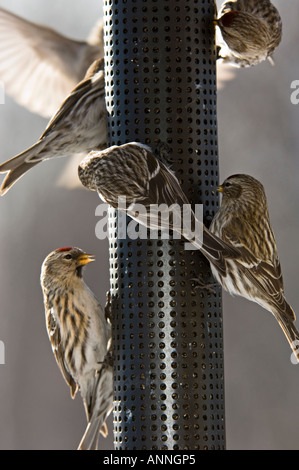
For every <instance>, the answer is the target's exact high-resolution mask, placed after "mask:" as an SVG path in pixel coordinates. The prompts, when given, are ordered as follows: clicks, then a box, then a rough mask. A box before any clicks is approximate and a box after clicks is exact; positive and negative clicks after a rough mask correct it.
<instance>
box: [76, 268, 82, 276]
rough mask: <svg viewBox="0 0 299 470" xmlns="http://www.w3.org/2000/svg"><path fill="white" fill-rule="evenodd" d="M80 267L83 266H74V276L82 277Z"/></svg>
mask: <svg viewBox="0 0 299 470" xmlns="http://www.w3.org/2000/svg"><path fill="white" fill-rule="evenodd" d="M82 269H83V266H78V267H77V268H76V276H78V277H82Z"/></svg>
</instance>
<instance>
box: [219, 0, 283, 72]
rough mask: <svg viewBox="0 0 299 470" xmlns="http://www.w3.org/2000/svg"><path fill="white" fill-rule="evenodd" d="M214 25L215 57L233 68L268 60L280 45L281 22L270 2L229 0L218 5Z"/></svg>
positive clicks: (267, 0) (270, 59)
mask: <svg viewBox="0 0 299 470" xmlns="http://www.w3.org/2000/svg"><path fill="white" fill-rule="evenodd" d="M214 23H215V24H216V25H217V26H218V27H219V30H220V34H219V32H217V40H216V41H217V45H218V47H219V52H218V56H219V58H221V59H222V61H223V62H227V63H230V64H232V65H235V66H237V67H250V66H252V65H257V64H259V63H260V62H262V61H264V60H266V59H268V60H269V61H270V62H272V63H273V60H272V55H273V53H274V51H275V49H276V48H277V47H278V45H279V44H280V42H281V37H282V22H281V18H280V14H279V12H278V10H277V8H276V7H275V6H274V5H273V4H272V3H271V1H270V0H232V1H226V2H224V3H223V4H222V6H221V8H220V11H219V14H218V19H217V20H215V21H214Z"/></svg>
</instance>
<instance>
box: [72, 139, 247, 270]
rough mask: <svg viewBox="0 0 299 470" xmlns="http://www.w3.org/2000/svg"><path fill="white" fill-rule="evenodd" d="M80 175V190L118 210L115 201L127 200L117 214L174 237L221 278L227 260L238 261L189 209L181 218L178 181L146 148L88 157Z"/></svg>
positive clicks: (132, 146) (121, 148) (131, 145)
mask: <svg viewBox="0 0 299 470" xmlns="http://www.w3.org/2000/svg"><path fill="white" fill-rule="evenodd" d="M78 172H79V178H80V180H81V182H82V184H83V186H85V187H87V188H88V189H90V190H92V191H97V192H98V194H99V196H100V197H101V199H102V200H103V201H105V202H106V203H108V204H110V205H111V206H112V207H114V208H116V209H119V208H120V207H119V202H120V201H119V197H125V198H126V201H121V204H126V205H122V206H121V209H122V210H124V211H125V212H126V213H127V214H128V215H129V216H130V217H132V218H133V219H135V220H136V221H137V222H139V223H140V224H142V225H144V226H145V227H148V228H150V229H162V230H168V229H171V230H173V231H174V232H177V233H178V234H179V235H180V236H183V237H184V238H185V239H187V240H188V241H190V242H192V243H193V244H194V246H195V247H196V248H198V249H200V250H201V251H202V252H203V254H204V255H205V256H206V257H207V258H208V259H209V260H210V262H212V263H213V264H215V265H216V266H217V269H219V270H220V271H221V272H224V271H225V269H226V261H225V257H226V256H230V257H234V256H237V255H238V252H237V250H236V249H235V248H233V247H231V246H230V245H228V244H227V243H226V242H224V241H222V240H220V239H219V238H218V237H216V236H215V235H213V234H212V233H210V232H209V230H207V229H206V227H205V226H204V225H203V224H202V222H201V221H200V220H198V219H196V217H195V214H194V213H193V211H192V210H191V209H190V212H189V211H188V210H186V211H185V213H184V206H185V209H188V208H190V203H189V201H188V199H187V196H186V195H185V194H184V192H183V191H182V189H181V186H180V183H179V181H178V180H177V178H176V177H175V175H174V173H173V172H172V171H170V170H169V169H168V168H167V167H166V166H165V165H164V164H163V163H162V162H160V161H159V160H158V159H157V158H156V157H155V156H154V154H153V153H152V152H151V150H150V148H149V147H148V146H146V145H143V144H140V143H136V142H133V143H129V144H124V145H121V146H114V147H110V148H108V149H106V150H104V151H100V152H91V153H90V154H89V155H88V156H87V157H86V158H85V159H84V160H83V161H82V162H81V164H80V165H79V169H78ZM163 204H164V205H163ZM140 205H142V207H143V208H145V209H146V211H148V213H146V211H142V210H141V208H140ZM156 209H158V211H156ZM169 209H170V210H169ZM182 209H183V210H182ZM159 211H161V212H159ZM149 213H150V214H149ZM167 215H169V217H167ZM165 216H166V217H165ZM185 216H186V218H185ZM189 216H190V218H189ZM189 221H190V223H189Z"/></svg>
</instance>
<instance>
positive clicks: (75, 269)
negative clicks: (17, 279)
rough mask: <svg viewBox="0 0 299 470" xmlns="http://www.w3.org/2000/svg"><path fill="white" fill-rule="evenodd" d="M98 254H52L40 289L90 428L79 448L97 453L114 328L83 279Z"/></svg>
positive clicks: (59, 356)
mask: <svg viewBox="0 0 299 470" xmlns="http://www.w3.org/2000/svg"><path fill="white" fill-rule="evenodd" d="M92 261H94V256H93V255H90V254H87V253H85V252H84V251H82V250H81V249H80V248H76V247H64V248H58V249H57V250H54V251H52V252H51V253H50V254H49V255H48V256H47V257H46V259H45V260H44V262H43V265H42V270H41V286H42V291H43V297H44V306H45V315H46V326H47V331H48V335H49V339H50V342H51V346H52V350H53V353H54V356H55V359H56V361H57V364H58V366H59V368H60V371H61V373H62V375H63V377H64V379H65V381H66V382H67V384H68V385H69V387H70V392H71V396H72V398H74V397H75V395H76V393H77V391H78V390H80V393H81V396H82V399H83V403H84V407H85V411H86V417H87V421H88V424H87V428H86V431H85V433H84V435H83V438H82V440H81V442H80V444H79V449H82V450H83V449H85V450H86V449H97V448H98V438H99V433H100V432H101V433H102V434H103V435H104V436H105V437H106V436H107V433H108V430H107V426H106V418H107V416H108V415H109V413H110V412H111V410H112V406H113V368H112V365H111V364H110V363H109V362H108V361H107V360H106V358H107V357H109V352H110V342H111V325H110V323H109V321H108V320H107V319H106V317H105V312H104V310H103V309H102V307H101V305H100V304H99V302H98V300H97V299H96V297H95V296H94V294H93V293H92V292H91V290H90V289H89V288H88V287H87V285H86V284H85V282H84V280H83V268H84V266H86V265H87V264H89V263H90V262H92Z"/></svg>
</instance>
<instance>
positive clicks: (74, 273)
mask: <svg viewBox="0 0 299 470" xmlns="http://www.w3.org/2000/svg"><path fill="white" fill-rule="evenodd" d="M92 261H94V256H93V255H88V254H87V253H85V252H84V251H82V250H81V249H80V248H76V247H64V248H58V249H57V250H54V251H52V252H51V253H50V254H49V255H48V256H47V257H46V259H45V260H44V262H43V265H42V272H41V283H42V286H43V287H46V288H47V287H49V286H50V285H51V284H59V285H60V284H61V285H63V286H67V285H69V284H71V283H72V281H73V280H74V279H78V278H82V270H83V267H84V266H85V265H86V264H88V263H90V262H92Z"/></svg>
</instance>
